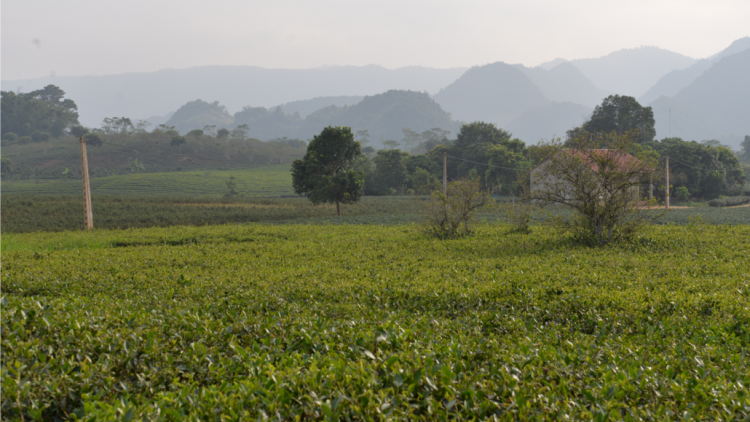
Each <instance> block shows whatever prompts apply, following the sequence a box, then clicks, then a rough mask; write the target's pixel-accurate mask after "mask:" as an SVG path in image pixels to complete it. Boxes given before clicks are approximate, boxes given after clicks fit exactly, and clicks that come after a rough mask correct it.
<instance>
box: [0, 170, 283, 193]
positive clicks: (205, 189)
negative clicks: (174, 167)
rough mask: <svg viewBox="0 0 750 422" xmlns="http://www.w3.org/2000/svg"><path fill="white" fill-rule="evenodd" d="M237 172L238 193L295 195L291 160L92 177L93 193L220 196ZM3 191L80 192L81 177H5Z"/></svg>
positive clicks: (236, 186) (226, 190) (225, 191)
mask: <svg viewBox="0 0 750 422" xmlns="http://www.w3.org/2000/svg"><path fill="white" fill-rule="evenodd" d="M232 176H234V177H235V179H234V182H235V193H236V194H237V196H248V197H271V196H275V197H279V196H281V195H294V190H293V189H292V177H291V175H290V173H289V165H288V164H271V165H263V166H253V167H248V168H244V169H235V170H194V171H180V172H170V173H138V174H126V175H119V176H118V175H116V176H107V177H97V178H92V179H90V180H91V182H90V183H91V195H92V198H94V201H96V199H97V197H101V196H109V195H120V196H185V197H188V196H189V197H194V198H219V197H222V196H224V195H225V194H227V193H228V192H229V189H228V188H227V185H226V182H227V181H228V180H230V177H232ZM2 187H3V193H4V194H5V193H18V194H36V195H60V194H67V195H80V194H81V192H82V184H81V180H80V179H78V180H65V179H56V180H20V181H15V180H3V182H2Z"/></svg>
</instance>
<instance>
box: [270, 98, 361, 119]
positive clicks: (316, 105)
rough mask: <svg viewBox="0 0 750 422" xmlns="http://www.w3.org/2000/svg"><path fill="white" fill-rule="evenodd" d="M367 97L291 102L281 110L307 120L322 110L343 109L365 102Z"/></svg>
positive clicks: (282, 106) (283, 105)
mask: <svg viewBox="0 0 750 422" xmlns="http://www.w3.org/2000/svg"><path fill="white" fill-rule="evenodd" d="M364 99H365V97H364V96H361V95H341V96H338V97H315V98H312V99H309V100H299V101H291V102H288V103H285V104H281V105H280V106H279V107H281V110H282V111H284V113H286V114H294V113H298V114H299V116H300V117H301V118H303V119H304V118H305V117H307V116H308V115H310V114H312V113H313V112H315V111H317V110H320V109H321V108H324V107H329V106H337V107H343V106H347V105H354V104H357V103H358V102H360V101H362V100H364Z"/></svg>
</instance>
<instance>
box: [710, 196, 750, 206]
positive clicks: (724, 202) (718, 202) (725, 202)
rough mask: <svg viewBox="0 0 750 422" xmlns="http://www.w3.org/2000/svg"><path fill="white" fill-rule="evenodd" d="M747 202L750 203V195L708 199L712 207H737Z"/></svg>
mask: <svg viewBox="0 0 750 422" xmlns="http://www.w3.org/2000/svg"><path fill="white" fill-rule="evenodd" d="M745 204H750V196H732V197H729V198H721V199H712V200H710V201H708V205H710V206H712V207H736V206H738V205H745Z"/></svg>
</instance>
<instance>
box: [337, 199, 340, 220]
mask: <svg viewBox="0 0 750 422" xmlns="http://www.w3.org/2000/svg"><path fill="white" fill-rule="evenodd" d="M336 214H338V216H339V217H341V208H340V207H339V201H336Z"/></svg>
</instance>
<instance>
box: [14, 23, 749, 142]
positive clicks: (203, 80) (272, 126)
mask: <svg viewBox="0 0 750 422" xmlns="http://www.w3.org/2000/svg"><path fill="white" fill-rule="evenodd" d="M749 47H750V37H745V38H742V39H739V40H737V41H735V42H734V43H732V45H730V46H729V47H728V48H727V49H725V50H723V51H721V52H719V53H717V54H715V55H713V56H711V57H710V58H708V59H704V60H700V61H695V60H693V59H691V58H689V57H686V56H683V55H680V54H677V53H672V52H669V51H666V50H662V49H659V48H656V47H642V48H637V49H625V50H620V51H617V52H613V53H611V54H608V55H606V56H603V57H600V58H596V59H578V60H571V61H566V60H564V59H555V60H552V61H550V62H547V63H542V64H541V65H539V66H537V67H533V68H529V67H525V66H523V65H509V64H506V63H503V62H496V63H492V64H488V65H485V66H475V67H472V68H470V69H468V70H466V69H463V68H455V69H428V68H423V67H406V68H399V69H393V70H389V69H385V68H383V67H380V66H375V65H369V66H359V67H356V66H341V67H327V68H315V69H264V68H259V67H251V66H205V67H199V68H189V69H165V70H161V71H158V72H151V73H130V74H122V75H108V76H84V77H73V78H71V77H67V78H66V77H56V78H41V79H37V80H33V81H3V82H2V85H3V90H15V89H17V88H18V87H19V86H22V87H23V91H28V90H31V89H35V88H37V87H42V86H44V85H46V84H48V83H53V84H56V85H59V86H60V87H61V88H62V89H63V90H65V91H66V92H67V97H69V98H72V99H74V100H75V101H76V103H77V104H78V106H79V111H80V114H81V119H80V120H81V122H82V123H83V124H84V125H86V126H90V127H97V126H99V124H100V122H101V120H102V119H103V118H104V117H113V116H125V117H130V118H131V119H132V120H134V121H135V120H137V119H139V118H145V119H151V120H153V123H154V124H155V125H156V124H158V123H164V122H168V123H167V124H169V125H174V126H176V127H177V128H178V129H179V130H180V131H181V132H182V133H186V132H187V131H189V130H191V129H201V128H203V126H205V125H207V124H213V125H216V126H217V128H221V127H226V128H230V129H231V128H234V127H236V126H237V125H240V124H247V125H248V126H249V128H250V136H253V137H256V138H259V139H272V138H277V137H283V136H287V137H296V138H302V139H309V138H310V137H312V135H314V134H315V133H318V132H319V131H320V129H322V127H324V126H325V125H327V124H336V125H347V126H352V127H353V128H355V129H367V130H369V131H370V134H371V135H372V138H373V141H377V142H380V140H381V138H382V139H401V136H402V135H401V132H400V131H401V129H403V128H405V127H409V128H411V129H412V130H417V131H419V130H426V129H431V128H432V127H441V128H443V129H446V130H451V131H452V132H453V133H454V134H455V131H456V130H457V128H458V127H459V126H460V122H462V121H463V122H470V121H477V120H482V121H487V122H492V123H496V124H498V125H499V126H500V127H503V128H506V129H508V130H510V131H511V132H513V133H514V134H516V135H517V136H519V137H521V139H523V140H525V141H526V142H535V141H537V140H538V139H541V138H544V139H548V138H550V137H552V136H554V135H558V136H562V135H563V134H564V131H565V130H567V129H570V128H571V127H573V126H577V125H579V124H580V123H581V122H582V118H581V116H582V115H586V116H588V115H590V112H591V108H592V107H594V106H596V105H598V104H599V103H600V102H601V100H602V99H603V98H604V97H606V96H607V95H609V94H610V93H617V94H620V95H634V94H633V93H631V92H618V91H616V90H611V91H605V90H603V89H602V86H607V84H611V83H613V81H614V82H616V84H615V85H617V84H619V85H620V86H622V87H626V88H623V89H625V90H631V91H632V90H637V89H640V88H639V87H643V86H644V84H645V83H646V82H644V81H648V80H650V79H654V78H656V79H654V80H655V81H656V84H655V85H653V86H651V88H650V89H649V90H648V92H647V93H646V94H644V96H642V97H641V103H642V104H644V105H646V104H647V103H650V104H651V105H652V106H653V107H654V113H655V117H656V121H657V122H656V124H657V132H658V135H657V136H660V137H663V136H667V134H668V133H669V109H672V135H674V136H682V137H684V138H686V139H696V140H702V139H709V138H714V139H720V140H723V141H724V142H725V143H728V144H731V145H734V144H736V143H738V142H739V139H740V138H738V139H737V140H734V137H736V136H738V134H741V133H742V131H743V130H746V129H745V125H743V122H744V121H746V120H748V119H747V118H746V117H745V116H747V115H750V114H743V113H745V110H746V103H747V101H746V98H748V95H747V94H746V93H745V92H746V89H745V88H743V87H744V86H745V85H743V83H744V84H746V83H747V81H748V80H749V79H750V78H747V76H745V75H744V74H743V72H745V71H746V69H745V68H744V67H742V66H743V64H742V61H741V60H740V61H736V62H735V61H730V62H724V60H726V59H727V58H729V57H733V56H734V55H737V54H740V52H744V51H745V50H746V49H748V48H749ZM649 61H652V62H653V63H651V62H649ZM649 63H651V64H649ZM690 63H693V64H692V66H689V67H687V68H685V69H679V67H680V66H684V65H686V64H688V65H689V64H690ZM719 63H724V64H723V65H722V66H724V67H726V69H724V71H723V73H721V72H718V71H717V72H718V73H716V75H714V73H713V72H711V71H712V70H713V69H714V67H716V66H718V64H719ZM652 64H653V65H652ZM735 68H737V69H739V70H737V71H733V70H732V69H735ZM633 69H635V70H636V71H634V70H633ZM720 69H723V67H722V68H720ZM665 71H666V72H667V74H666V75H663V72H665ZM639 72H640V73H639ZM660 72H662V75H661V76H659V75H660ZM587 74H588V75H589V76H588V77H587V76H586V75H587ZM719 74H721V76H720V77H719V76H717V75H719ZM706 75H708V76H707V79H701V78H703V77H704V76H706ZM657 76H658V77H657ZM629 78H630V79H629ZM649 78H650V79H649ZM721 78H723V79H721ZM597 81H598V82H597ZM669 84H672V85H669ZM612 86H614V85H612ZM628 86H629V87H631V88H632V87H635V88H632V89H631V88H627V87H628ZM665 87H666V88H665ZM368 90H370V91H369V92H368ZM660 90H662V92H669V93H672V92H673V94H672V95H670V97H672V98H667V97H662V98H658V99H656V100H653V101H650V102H646V101H643V98H647V97H646V96H647V95H652V93H653V92H659V91H660ZM665 90H666V91H665ZM401 91H411V93H410V94H409V95H411V96H412V97H410V96H409V95H406V96H404V97H399V95H400V94H394V92H401ZM425 91H428V92H432V93H435V92H437V94H435V95H434V97H433V98H430V97H429V96H428V95H427V94H426V93H425ZM683 91H684V92H685V93H684V94H683ZM365 94H366V95H369V97H366V96H363V95H365ZM386 94H388V95H386ZM415 94H419V95H420V96H421V97H420V99H416V97H413V96H414V95H415ZM743 96H744V97H743ZM376 97H377V98H376ZM196 98H207V99H209V100H211V101H213V100H217V99H218V100H220V102H221V104H222V105H219V103H218V102H215V103H213V104H212V106H213V107H214V108H217V107H218V108H221V107H224V108H222V109H221V110H219V109H218V108H217V109H216V110H213V111H207V110H208V109H206V110H202V109H200V107H199V108H198V109H196V110H193V112H192V114H191V113H188V111H189V110H190V107H187V108H186V109H184V110H183V109H182V108H181V106H183V107H184V106H187V105H189V104H191V103H193V102H195V101H196V100H195V99H196ZM743 101H744V103H743ZM204 103H205V102H204ZM208 104H209V103H205V105H208ZM279 104H280V105H279ZM376 104H380V105H379V106H376ZM706 104H711V106H705V105H706ZM728 104H731V107H730V106H728ZM704 106H705V107H704ZM378 107H380V108H378ZM431 107H436V108H431ZM199 109H200V110H199ZM134 110H135V111H137V113H136V112H134ZM166 110H177V112H175V114H174V115H172V113H165V111H166ZM180 110H182V111H180ZM230 110H231V111H232V112H235V113H234V114H230ZM178 112H179V113H178ZM295 113H296V114H295ZM145 116H152V117H150V118H148V117H145ZM407 117H408V118H407ZM409 119H414V120H413V121H412V120H409ZM430 122H432V123H430ZM568 125H569V126H568ZM399 126H400V127H399ZM427 126H429V127H427ZM566 126H567V127H566ZM747 131H748V133H750V130H747Z"/></svg>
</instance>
